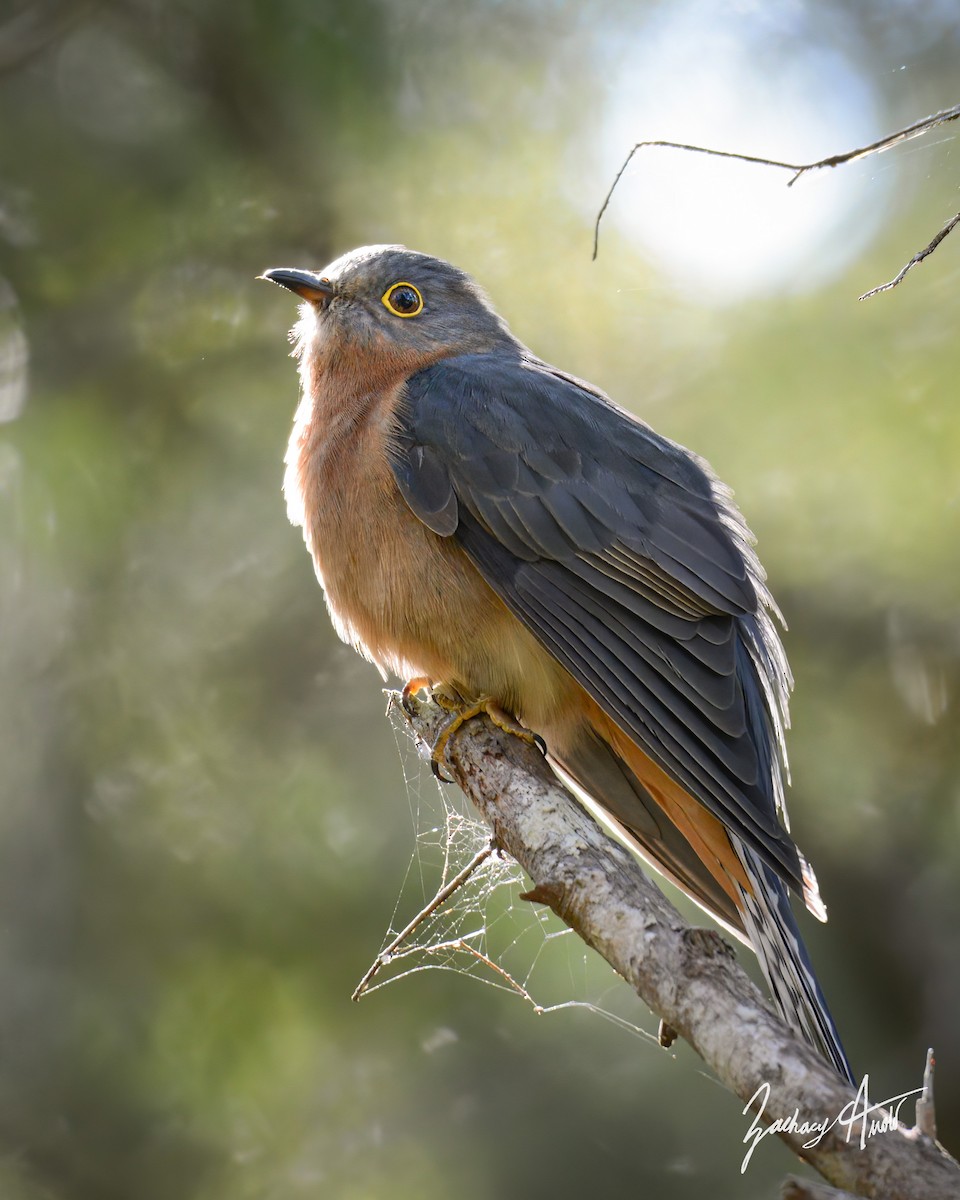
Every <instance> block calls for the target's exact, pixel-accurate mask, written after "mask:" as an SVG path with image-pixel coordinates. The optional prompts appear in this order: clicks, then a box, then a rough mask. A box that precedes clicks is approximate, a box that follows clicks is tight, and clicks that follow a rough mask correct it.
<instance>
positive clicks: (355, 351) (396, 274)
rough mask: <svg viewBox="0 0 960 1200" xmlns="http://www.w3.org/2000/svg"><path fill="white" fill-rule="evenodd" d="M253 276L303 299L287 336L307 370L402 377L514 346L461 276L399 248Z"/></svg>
mask: <svg viewBox="0 0 960 1200" xmlns="http://www.w3.org/2000/svg"><path fill="white" fill-rule="evenodd" d="M261 278H263V279H269V280H271V281H272V282H273V283H277V284H279V285H280V286H281V287H285V288H287V289H289V290H290V291H291V292H295V293H296V295H298V296H299V297H300V298H301V300H302V301H303V304H302V305H301V309H300V321H299V323H298V324H297V325H296V327H295V328H294V330H293V332H292V337H293V340H294V343H295V345H296V347H297V353H298V354H300V355H301V356H302V357H303V359H304V362H305V365H306V366H307V367H308V369H309V366H310V364H311V362H314V363H315V365H316V366H318V367H321V364H322V367H321V369H329V368H330V367H331V366H334V367H335V366H336V365H337V364H341V365H342V366H344V367H346V366H348V365H349V367H350V368H352V369H357V368H360V369H362V370H365V371H366V370H374V371H376V372H377V373H378V374H379V373H380V372H383V373H384V374H386V375H390V374H393V373H394V371H395V370H397V369H399V370H401V371H402V372H403V373H409V372H410V371H411V370H417V369H419V367H421V366H424V365H426V364H428V363H430V362H435V361H436V360H437V359H438V358H445V357H449V356H451V355H455V354H471V353H482V352H483V351H485V350H490V349H492V348H493V347H495V346H497V345H503V344H504V343H508V344H514V345H515V344H516V343H515V341H514V339H513V337H512V335H511V334H510V332H509V330H508V329H507V326H506V324H505V323H504V322H503V320H502V319H501V318H500V317H499V316H497V314H496V313H495V312H494V310H493V308H492V307H491V305H490V302H489V301H488V300H487V298H486V296H485V295H484V293H483V292H482V291H481V289H480V288H479V287H478V286H477V284H475V283H474V282H473V280H472V279H471V278H470V277H469V276H468V275H466V274H465V273H464V272H463V271H461V270H459V269H458V268H457V267H454V266H452V265H451V264H450V263H447V262H444V261H443V260H442V259H439V258H431V257H430V255H428V254H419V253H417V252H416V251H414V250H407V249H406V248H405V247H403V246H363V247H361V248H360V249H358V250H351V251H350V252H349V253H347V254H344V255H342V256H341V257H340V258H338V259H336V260H335V261H334V262H332V263H331V264H330V265H329V266H328V267H325V268H324V269H323V270H322V271H319V272H313V271H307V270H302V269H300V268H293V267H274V268H272V269H271V270H269V271H265V272H264V273H263V275H262V276H261ZM305 382H306V381H305Z"/></svg>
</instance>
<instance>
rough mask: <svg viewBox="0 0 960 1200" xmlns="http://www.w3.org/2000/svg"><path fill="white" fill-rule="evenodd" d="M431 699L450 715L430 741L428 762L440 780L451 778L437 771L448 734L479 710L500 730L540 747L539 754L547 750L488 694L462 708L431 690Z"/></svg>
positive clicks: (443, 762) (536, 737)
mask: <svg viewBox="0 0 960 1200" xmlns="http://www.w3.org/2000/svg"><path fill="white" fill-rule="evenodd" d="M434 699H435V700H436V701H437V702H438V703H439V704H440V705H441V707H443V708H445V709H447V711H448V712H452V713H453V716H452V717H451V718H450V720H449V721H447V723H446V724H445V725H444V727H443V728H442V729H441V730H440V733H439V735H438V736H437V740H436V742H434V745H433V750H432V751H431V753H430V765H431V767H432V769H433V773H434V775H436V777H437V778H438V779H439V780H440V781H441V782H442V783H452V782H453V780H451V779H447V777H446V776H445V775H443V774H442V773H441V771H440V768H441V766H443V765H444V764H445V763H446V753H447V746H448V744H449V742H450V739H451V737H453V735H454V734H455V733H456V732H457V731H458V730H459V729H460V726H461V725H463V724H465V723H466V722H467V721H470V720H472V719H473V718H474V717H479V716H481V715H482V714H483V713H486V715H487V716H488V717H489V718H490V720H491V721H492V722H493V723H494V725H496V727H497V728H498V729H502V730H503V731H504V733H512V734H513V736H514V737H518V738H520V739H521V740H522V741H524V742H527V743H529V744H530V745H531V746H536V747H537V749H538V750H540V752H541V754H546V753H547V747H546V743H545V742H544V740H543V738H542V737H540V735H539V734H537V733H532V732H531V731H530V730H529V729H525V728H524V727H523V726H522V725H521V724H520V722H519V721H517V720H516V719H515V718H514V717H511V716H510V714H509V713H508V712H506V711H505V710H504V709H503V708H502V707H501V706H500V705H499V704H498V703H497V702H496V700H494V699H493V697H492V696H486V697H484V698H483V699H482V700H477V701H476V703H474V704H469V705H467V706H466V707H463V706H461V705H459V704H457V703H455V702H454V701H452V700H451V699H450V698H449V697H448V696H444V695H442V694H438V693H436V692H435V693H434Z"/></svg>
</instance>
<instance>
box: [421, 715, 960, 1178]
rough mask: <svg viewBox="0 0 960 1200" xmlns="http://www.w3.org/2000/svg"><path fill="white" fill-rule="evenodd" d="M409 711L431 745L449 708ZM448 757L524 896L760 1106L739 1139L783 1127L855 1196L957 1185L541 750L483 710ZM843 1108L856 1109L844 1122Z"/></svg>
mask: <svg viewBox="0 0 960 1200" xmlns="http://www.w3.org/2000/svg"><path fill="white" fill-rule="evenodd" d="M406 715H407V719H408V721H409V722H410V724H411V725H412V727H413V729H414V730H415V732H416V733H417V735H418V736H419V737H420V738H421V739H422V740H423V741H424V742H427V743H428V744H432V743H433V742H434V740H435V739H436V736H437V733H438V731H439V730H440V728H441V726H442V724H443V723H444V722H445V721H447V720H448V719H449V714H448V713H447V712H445V711H444V710H443V709H442V708H440V707H439V706H438V705H436V704H434V703H431V702H430V701H425V700H420V699H418V698H416V697H412V698H411V701H410V711H409V712H408V713H407V714H406ZM447 761H448V764H449V769H450V770H451V771H452V772H453V774H454V776H455V778H456V781H457V783H458V784H459V785H460V787H461V788H462V789H463V790H464V791H465V792H466V794H467V795H468V796H469V797H470V799H471V800H472V801H473V803H474V804H475V805H476V807H477V808H478V809H479V811H480V813H481V815H482V816H483V817H484V819H485V820H486V822H487V823H488V825H489V826H490V827H491V829H492V831H493V837H494V840H495V842H496V844H497V845H498V846H500V847H502V848H503V850H504V851H505V852H506V853H508V854H510V855H511V856H512V857H513V858H515V859H516V860H517V861H518V862H519V863H520V865H521V866H522V867H523V869H524V870H525V871H526V873H527V874H528V875H529V876H530V878H531V879H532V881H533V885H534V887H533V889H532V892H531V893H528V895H530V896H532V898H535V899H536V900H537V901H539V902H541V903H547V904H549V906H550V907H551V908H552V909H553V911H554V912H555V913H557V915H558V916H559V917H560V918H561V919H562V920H563V921H564V922H566V924H567V925H569V926H570V928H571V929H573V930H575V931H576V932H577V933H578V934H579V935H580V936H581V937H582V938H583V939H584V941H585V942H587V944H588V945H591V946H592V947H593V948H594V949H595V950H597V951H598V952H599V953H600V954H602V955H603V956H604V958H606V959H607V961H608V962H609V963H610V964H611V966H612V967H613V968H614V969H615V970H616V971H617V972H618V973H619V974H620V975H622V976H623V977H624V978H625V979H626V980H627V981H628V982H629V983H630V984H631V986H632V987H633V988H634V989H635V990H636V991H637V993H638V994H639V995H640V996H641V997H642V998H643V1000H645V1001H646V1003H647V1004H648V1005H649V1006H650V1007H651V1008H652V1009H653V1011H654V1012H655V1013H657V1014H658V1015H659V1016H660V1018H661V1020H662V1021H663V1022H664V1023H665V1024H666V1025H667V1026H668V1027H669V1028H670V1029H672V1030H675V1031H676V1032H677V1034H678V1035H679V1036H680V1037H682V1038H684V1039H685V1040H686V1041H687V1042H688V1043H689V1044H690V1045H691V1046H692V1047H693V1048H694V1050H696V1052H697V1053H698V1054H700V1055H701V1057H702V1058H703V1060H704V1061H705V1062H706V1063H707V1065H708V1066H709V1067H710V1068H711V1069H712V1071H713V1072H714V1073H715V1074H716V1076H717V1078H718V1079H719V1080H720V1081H721V1082H722V1083H723V1084H724V1085H725V1086H726V1087H727V1088H729V1089H730V1090H731V1091H732V1092H734V1093H735V1094H736V1095H737V1096H739V1097H740V1098H741V1100H742V1102H743V1103H744V1104H745V1106H746V1107H745V1109H744V1112H745V1113H748V1112H749V1113H752V1114H754V1117H753V1122H754V1123H753V1125H751V1129H750V1130H748V1136H747V1137H745V1138H744V1143H745V1144H746V1143H747V1141H748V1139H749V1138H750V1137H751V1136H753V1137H756V1138H757V1140H759V1138H760V1137H763V1136H765V1134H766V1132H768V1131H771V1132H772V1131H773V1130H776V1132H777V1134H778V1136H779V1137H780V1138H781V1139H782V1140H783V1141H784V1142H785V1143H786V1144H787V1145H788V1146H789V1147H790V1148H791V1149H792V1150H793V1151H794V1153H796V1154H797V1155H798V1156H800V1157H802V1158H803V1159H805V1160H806V1161H807V1162H808V1163H809V1164H810V1165H811V1166H813V1167H814V1168H815V1169H816V1170H817V1171H819V1172H820V1173H821V1175H823V1177H824V1178H825V1179H826V1180H827V1181H828V1182H829V1183H830V1184H831V1185H832V1186H833V1187H835V1188H836V1187H839V1188H841V1189H843V1190H845V1191H847V1192H851V1193H853V1194H854V1195H857V1196H862V1197H873V1198H875V1200H880V1198H881V1197H882V1198H883V1200H919V1197H923V1198H924V1200H947V1198H948V1197H950V1198H955V1197H956V1196H957V1195H960V1165H958V1164H957V1163H956V1162H955V1161H954V1160H953V1159H952V1158H951V1157H950V1156H949V1155H948V1154H947V1153H946V1152H945V1151H944V1150H943V1148H942V1147H940V1146H939V1145H938V1144H936V1143H935V1142H933V1141H932V1140H931V1139H929V1138H926V1137H923V1136H922V1135H921V1134H920V1133H919V1132H918V1131H916V1130H913V1129H908V1128H906V1127H905V1126H904V1125H903V1124H901V1123H900V1122H899V1121H898V1120H897V1119H896V1115H895V1111H894V1112H890V1111H888V1110H886V1109H883V1108H881V1107H879V1106H877V1107H875V1108H874V1107H873V1106H872V1104H871V1103H870V1102H869V1100H868V1099H867V1098H866V1086H865V1084H864V1085H863V1086H862V1087H861V1090H860V1092H858V1093H855V1092H854V1089H853V1088H852V1087H850V1085H849V1084H847V1083H846V1082H845V1081H844V1080H843V1079H841V1078H840V1076H839V1075H837V1074H836V1072H835V1071H834V1070H833V1068H832V1067H831V1066H830V1065H829V1064H828V1063H827V1062H825V1061H824V1060H823V1059H822V1058H821V1057H820V1056H819V1055H818V1054H817V1053H816V1052H815V1051H814V1050H813V1049H812V1048H811V1047H810V1046H808V1045H807V1044H806V1042H804V1041H803V1040H802V1039H800V1038H799V1037H798V1036H797V1035H796V1034H795V1033H793V1032H792V1031H791V1030H789V1029H788V1028H787V1027H786V1026H785V1025H784V1024H783V1022H782V1021H780V1019H779V1018H778V1017H776V1016H775V1015H774V1013H773V1012H772V1010H771V1009H770V1008H769V1007H768V1006H767V1005H766V1003H765V1002H764V1000H763V998H762V997H761V996H760V993H759V992H758V990H757V989H756V987H755V986H754V985H753V983H752V982H751V981H750V980H749V978H748V977H747V975H746V974H745V972H744V971H743V970H742V968H741V967H740V966H739V965H738V964H737V962H736V961H735V959H734V956H733V954H732V951H730V948H729V947H728V946H727V945H726V943H725V942H724V941H723V939H722V938H721V937H719V936H718V935H716V934H708V933H707V932H706V931H704V930H697V929H693V928H691V927H690V926H688V925H687V923H686V922H685V921H684V919H683V918H682V917H681V916H680V914H679V913H678V912H677V911H676V909H675V908H674V907H673V906H672V905H671V904H670V903H669V901H668V900H667V899H666V898H665V897H664V895H663V894H662V893H661V892H660V891H659V889H658V888H656V887H655V886H654V885H653V884H652V883H651V882H650V881H649V880H648V879H647V878H646V876H645V874H644V873H643V870H642V869H641V867H640V865H639V863H638V861H637V860H636V859H635V858H634V857H633V855H631V854H629V853H628V852H627V850H626V849H625V848H624V847H623V846H621V845H620V844H619V843H618V842H616V841H614V840H613V839H612V838H611V837H610V836H609V835H608V834H606V833H605V832H604V831H603V830H602V829H601V828H600V827H599V826H598V825H597V823H596V822H595V821H594V820H593V819H592V818H591V817H590V816H589V815H588V814H587V813H586V812H585V811H584V810H583V809H582V808H581V807H580V805H578V804H577V802H576V801H575V800H574V799H573V797H572V796H570V794H569V793H568V792H567V791H565V789H564V788H563V787H562V786H561V785H560V784H559V782H558V781H557V779H556V778H555V777H554V775H553V774H552V772H551V771H550V768H549V766H548V765H547V763H546V762H545V760H544V759H543V757H542V756H541V754H540V752H539V751H538V750H537V749H535V748H534V747H532V746H529V745H527V744H526V743H525V742H522V741H521V740H520V739H518V738H515V737H511V736H510V735H509V734H505V733H502V732H501V731H500V730H497V729H496V728H495V727H494V726H493V724H492V723H491V722H490V721H489V720H488V719H487V718H486V717H483V718H478V719H477V720H475V721H471V722H470V723H469V724H468V725H465V726H463V727H462V728H461V729H460V730H459V731H458V732H457V733H456V734H455V735H454V736H453V738H452V739H451V742H450V745H449V747H448V750H447ZM898 1099H899V1098H898ZM901 1103H902V1101H901ZM858 1105H859V1107H858ZM865 1106H867V1107H866V1111H865ZM896 1107H897V1106H895V1108H896ZM844 1112H846V1113H847V1114H851V1113H852V1117H850V1118H849V1119H848V1120H847V1122H846V1124H844V1123H843V1121H844V1118H843V1117H842V1116H840V1114H843V1113H844ZM867 1113H868V1114H869V1115H867ZM797 1114H800V1116H799V1121H800V1122H802V1121H803V1120H807V1121H810V1122H815V1121H820V1122H824V1123H827V1124H829V1128H827V1129H825V1131H824V1132H823V1135H822V1136H821V1137H819V1138H817V1139H815V1140H811V1138H810V1135H809V1129H807V1130H806V1131H804V1129H803V1128H798V1127H797V1126H798V1117H797ZM791 1118H792V1119H793V1120H792V1121H791ZM773 1122H776V1124H775V1125H773V1126H772V1128H770V1126H771V1123H773ZM830 1122H833V1124H830ZM868 1126H869V1127H870V1130H869V1132H867V1127H868ZM754 1131H755V1132H754ZM848 1135H849V1136H848Z"/></svg>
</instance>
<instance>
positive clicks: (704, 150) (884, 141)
mask: <svg viewBox="0 0 960 1200" xmlns="http://www.w3.org/2000/svg"><path fill="white" fill-rule="evenodd" d="M958 117H960V104H955V105H954V106H953V108H944V109H941V110H940V112H937V113H933V114H932V116H929V117H923V118H922V120H919V121H914V122H913V124H912V125H907V126H905V127H904V128H903V129H898V130H897V131H896V132H895V133H889V134H887V136H886V137H882V138H880V139H878V140H877V141H875V142H870V144H869V145H866V146H857V147H855V148H854V149H853V150H845V151H844V152H843V153H842V154H831V155H830V156H829V157H828V158H819V159H817V161H816V162H809V163H790V162H781V161H780V160H779V159H776V158H762V157H759V156H758V155H755V154H740V153H738V152H736V151H733V150H715V149H713V148H711V147H709V146H692V145H690V144H688V143H686V142H666V141H649V142H637V144H636V145H635V146H634V147H633V148H632V149H631V151H630V153H629V154H628V155H627V157H626V158H625V159H624V160H623V162H622V164H621V165H620V169H619V171H617V173H616V175H615V176H614V179H613V183H612V184H611V185H610V189H609V191H608V192H607V194H606V196H605V197H604V199H603V203H602V204H601V205H600V211H599V212H598V213H597V219H596V221H595V222H594V226H593V257H594V259H596V257H597V251H598V250H599V247H600V222H601V221H602V220H603V215H604V213H605V212H606V211H607V208H608V207H609V204H610V201H611V199H612V197H613V193H614V192H615V191H616V189H617V185H618V184H619V182H620V180H621V179H622V178H623V174H624V172H625V171H626V169H627V167H628V166H629V165H630V163H631V161H632V160H633V156H634V155H635V154H636V153H637V151H638V150H643V149H645V148H647V147H649V146H661V147H665V148H667V149H670V150H685V151H687V152H689V153H692V154H709V155H711V156H712V157H713V158H734V159H736V160H737V161H738V162H747V163H757V164H758V165H759V166H763V167H777V168H779V169H780V170H783V171H792V172H793V174H792V175H791V177H790V179H788V180H787V187H793V185H794V184H795V183H796V182H797V180H798V179H799V178H800V176H801V175H805V174H806V173H807V172H808V171H817V170H820V169H821V168H823V167H840V166H843V165H844V164H845V163H849V162H855V161H856V160H857V159H860V158H866V157H867V156H868V155H871V154H880V153H881V152H882V151H884V150H889V149H890V148H891V147H892V146H897V145H899V144H900V142H906V141H909V140H910V139H911V138H915V137H921V136H922V135H923V134H925V133H929V132H930V130H931V129H935V128H936V127H937V126H938V125H943V124H945V123H946V122H947V121H955V120H957V118H958ZM957 224H960V213H957V215H956V216H955V217H952V218H951V219H950V220H949V221H948V222H947V223H946V225H944V227H943V228H942V229H941V230H940V231H939V233H938V234H937V235H936V237H934V238H933V239H932V240H931V241H930V243H929V244H928V245H927V246H925V247H924V248H923V249H922V250H920V251H919V252H918V253H917V254H915V255H914V256H913V258H911V259H910V261H909V262H908V263H907V264H906V266H904V268H903V269H902V270H901V271H900V272H899V273H898V274H897V275H896V276H895V277H894V278H893V279H891V280H890V281H889V283H884V284H880V286H878V287H875V288H872V289H871V290H870V291H869V292H864V294H863V295H862V296H861V297H860V299H861V300H868V299H869V298H870V297H871V296H876V295H877V294H878V293H880V292H887V291H890V289H891V288H895V287H896V286H897V284H898V283H900V282H901V280H902V279H903V278H904V276H905V275H906V274H907V272H908V271H910V270H911V268H913V267H915V266H916V265H917V264H918V263H921V262H923V260H924V259H925V258H926V257H927V256H928V255H930V254H932V253H933V252H934V250H936V248H937V247H938V246H939V245H940V243H941V242H942V241H943V239H944V238H945V237H946V236H947V234H948V233H950V231H951V230H952V229H953V228H954V227H955V226H956V225H957Z"/></svg>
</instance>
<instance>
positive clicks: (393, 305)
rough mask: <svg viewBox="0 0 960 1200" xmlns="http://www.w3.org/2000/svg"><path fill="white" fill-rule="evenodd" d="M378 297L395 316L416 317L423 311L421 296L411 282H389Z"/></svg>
mask: <svg viewBox="0 0 960 1200" xmlns="http://www.w3.org/2000/svg"><path fill="white" fill-rule="evenodd" d="M380 299H381V300H382V301H383V303H384V307H385V308H387V309H388V310H389V311H390V312H392V313H393V315H394V316H395V317H416V316H419V314H420V313H422V312H423V297H422V296H421V295H420V291H419V289H418V288H415V287H414V286H413V284H412V283H406V282H405V281H404V280H401V281H400V282H399V283H391V284H390V286H389V287H388V288H387V290H386V291H385V292H384V293H383V295H382V296H381V297H380Z"/></svg>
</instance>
